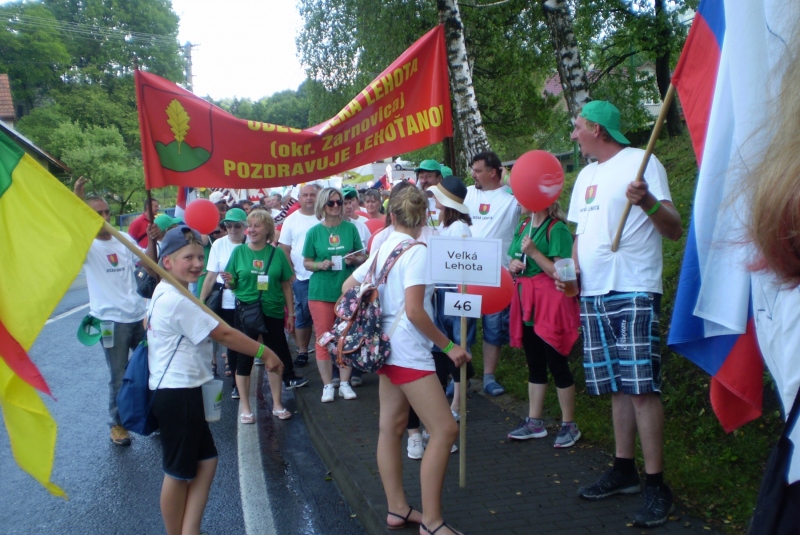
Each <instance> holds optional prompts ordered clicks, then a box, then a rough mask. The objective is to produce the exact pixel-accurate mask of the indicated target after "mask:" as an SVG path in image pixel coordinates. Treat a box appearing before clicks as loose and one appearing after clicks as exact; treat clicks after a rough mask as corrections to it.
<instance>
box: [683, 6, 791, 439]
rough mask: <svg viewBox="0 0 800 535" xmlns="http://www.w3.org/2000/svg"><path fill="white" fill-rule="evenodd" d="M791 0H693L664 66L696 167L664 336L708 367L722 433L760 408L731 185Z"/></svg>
mask: <svg viewBox="0 0 800 535" xmlns="http://www.w3.org/2000/svg"><path fill="white" fill-rule="evenodd" d="M796 1H797V0H747V1H746V2H741V1H739V2H735V1H733V0H702V1H701V2H700V6H699V8H698V12H697V14H696V16H695V19H694V22H693V23H692V27H691V29H690V31H689V35H688V37H687V40H686V45H685V46H684V49H683V52H682V54H681V58H680V61H679V62H678V66H677V67H676V69H675V73H674V75H673V84H674V85H675V87H676V88H677V90H678V94H679V95H680V100H681V104H682V106H683V110H684V114H685V116H686V123H687V125H688V126H689V132H690V134H691V137H692V144H693V146H694V150H695V154H696V156H697V161H698V164H699V166H700V171H699V175H698V178H697V191H696V193H695V201H694V206H693V213H692V220H691V224H690V227H689V233H688V236H687V240H686V251H685V253H684V258H683V268H682V270H681V276H680V282H679V285H678V292H677V295H676V298H675V309H674V312H673V315H672V325H671V328H670V333H669V340H668V344H669V347H670V348H672V349H673V350H675V351H677V352H678V353H680V354H682V355H684V356H685V357H687V358H689V359H690V360H691V361H692V362H694V363H695V364H697V365H698V366H700V367H701V368H703V369H704V370H705V371H706V372H708V373H709V374H711V375H712V381H711V404H712V406H713V408H714V412H715V413H716V415H717V418H718V419H719V421H720V423H721V424H722V426H723V428H724V429H725V430H726V431H728V432H730V431H732V430H734V429H736V428H737V427H739V426H741V425H744V424H745V423H747V422H749V421H751V420H753V419H755V418H757V417H758V416H760V414H761V401H762V390H763V386H762V377H763V361H762V359H761V355H760V353H759V350H758V345H757V343H756V339H755V332H754V331H755V329H754V326H753V321H752V314H751V307H750V273H749V271H748V265H749V264H750V263H751V262H752V261H753V258H754V256H753V255H754V252H753V249H752V247H750V246H748V245H746V243H747V234H746V229H745V222H746V221H747V218H748V213H747V209H746V206H745V205H744V203H743V202H742V198H741V197H740V196H739V195H737V194H738V193H740V190H741V187H742V178H743V177H744V174H745V172H746V169H747V164H748V162H750V161H753V160H754V159H755V158H756V157H757V156H758V154H759V152H760V151H761V150H762V149H763V147H764V146H765V145H766V143H768V141H769V135H767V134H768V133H767V132H765V131H764V130H763V128H764V123H765V120H766V118H767V117H768V109H769V108H768V104H769V101H770V99H771V98H772V97H774V95H775V94H776V91H777V88H778V83H779V80H778V81H777V82H776V79H775V77H774V76H772V74H773V67H774V65H775V63H776V62H777V60H778V58H780V57H782V56H783V53H782V52H783V48H784V47H785V45H783V44H782V43H781V39H785V38H786V37H785V35H784V37H780V34H778V33H776V29H778V28H780V27H781V26H782V25H783V26H785V22H786V21H787V20H794V17H788V12H789V11H790V7H789V6H790V4H791V3H792V2H796ZM791 9H792V10H793V9H794V8H791ZM786 35H788V33H787V34H786Z"/></svg>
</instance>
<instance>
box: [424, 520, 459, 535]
mask: <svg viewBox="0 0 800 535" xmlns="http://www.w3.org/2000/svg"><path fill="white" fill-rule="evenodd" d="M419 526H420V527H421V528H422V529H424V530H425V531H427V532H428V533H429V534H430V535H435V534H436V532H437V531H439V530H440V529H442V528H447V529H449V530H450V531H452V532H453V533H455V534H456V535H464V534H463V533H461V532H460V531H456V530H455V529H454V528H453V527H452V526H450V525H449V524H448V523H447V522H442V523H441V525H440V526H439V527H438V528H436V529H435V530H433V531H431V530H429V529H428V528H427V527H426V526H425V524H422V523H420V525H419Z"/></svg>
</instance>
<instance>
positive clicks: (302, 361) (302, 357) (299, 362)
mask: <svg viewBox="0 0 800 535" xmlns="http://www.w3.org/2000/svg"><path fill="white" fill-rule="evenodd" d="M306 364H308V353H298V354H297V358H296V359H294V365H295V366H297V367H298V368H302V367H303V366H305V365H306Z"/></svg>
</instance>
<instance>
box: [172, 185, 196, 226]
mask: <svg viewBox="0 0 800 535" xmlns="http://www.w3.org/2000/svg"><path fill="white" fill-rule="evenodd" d="M195 199H197V190H195V189H194V188H184V187H181V186H178V197H177V199H175V217H177V218H178V219H183V213H184V212H185V211H186V206H187V205H188V204H189V203H190V202H192V201H194V200H195Z"/></svg>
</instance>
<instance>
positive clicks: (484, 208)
mask: <svg viewBox="0 0 800 535" xmlns="http://www.w3.org/2000/svg"><path fill="white" fill-rule="evenodd" d="M490 206H491V205H489V204H481V205H480V206H479V207H478V212H480V214H481V215H486V214H488V213H489V207H490Z"/></svg>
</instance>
